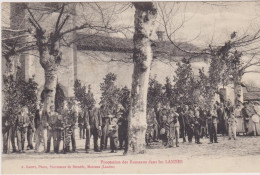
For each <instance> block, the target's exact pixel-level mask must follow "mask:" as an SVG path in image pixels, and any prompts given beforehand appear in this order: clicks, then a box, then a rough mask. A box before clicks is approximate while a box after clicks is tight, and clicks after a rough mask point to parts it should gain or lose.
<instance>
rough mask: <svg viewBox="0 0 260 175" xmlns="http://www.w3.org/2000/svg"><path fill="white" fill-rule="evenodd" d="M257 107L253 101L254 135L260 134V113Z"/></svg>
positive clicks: (251, 119)
mask: <svg viewBox="0 0 260 175" xmlns="http://www.w3.org/2000/svg"><path fill="white" fill-rule="evenodd" d="M257 112H258V111H257V110H256V107H255V105H254V104H253V103H251V104H250V124H251V128H252V131H253V135H254V136H257V135H260V126H259V115H258V113H257Z"/></svg>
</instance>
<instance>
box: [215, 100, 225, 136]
mask: <svg viewBox="0 0 260 175" xmlns="http://www.w3.org/2000/svg"><path fill="white" fill-rule="evenodd" d="M217 115H218V120H219V124H218V126H219V127H218V128H219V130H220V133H221V134H222V136H224V135H225V133H226V126H225V110H224V107H223V104H222V103H220V104H219V106H218V108H217Z"/></svg>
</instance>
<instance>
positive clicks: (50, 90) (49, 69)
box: [40, 51, 61, 111]
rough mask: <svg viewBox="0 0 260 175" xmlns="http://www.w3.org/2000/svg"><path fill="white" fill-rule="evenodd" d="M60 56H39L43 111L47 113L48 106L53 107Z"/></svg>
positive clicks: (44, 54)
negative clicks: (42, 85) (41, 71)
mask: <svg viewBox="0 0 260 175" xmlns="http://www.w3.org/2000/svg"><path fill="white" fill-rule="evenodd" d="M59 56H60V55H56V56H53V55H50V54H49V53H48V52H46V51H45V52H44V53H42V54H40V63H41V65H42V67H43V69H44V78H45V82H44V110H45V111H49V109H50V106H51V105H54V107H55V94H56V86H57V83H58V82H57V81H58V68H59V65H60V62H59V61H58V62H57V60H60V59H61V58H58V57H59Z"/></svg>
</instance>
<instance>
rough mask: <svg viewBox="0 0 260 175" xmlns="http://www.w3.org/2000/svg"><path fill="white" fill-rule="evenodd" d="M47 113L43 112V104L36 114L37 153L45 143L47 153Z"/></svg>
mask: <svg viewBox="0 0 260 175" xmlns="http://www.w3.org/2000/svg"><path fill="white" fill-rule="evenodd" d="M47 116H48V115H46V113H45V112H44V111H43V104H42V103H41V104H40V105H39V109H37V110H36V112H35V118H34V126H35V129H36V131H35V137H36V143H35V152H38V151H39V146H40V143H41V142H43V147H44V151H46V146H47V143H46V141H47V140H46V139H47V125H48V124H47V123H48V119H47Z"/></svg>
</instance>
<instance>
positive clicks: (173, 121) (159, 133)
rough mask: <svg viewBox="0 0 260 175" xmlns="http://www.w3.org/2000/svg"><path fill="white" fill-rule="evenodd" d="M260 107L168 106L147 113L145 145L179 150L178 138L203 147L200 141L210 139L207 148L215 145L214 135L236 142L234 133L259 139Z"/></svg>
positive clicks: (219, 104) (222, 105)
mask: <svg viewBox="0 0 260 175" xmlns="http://www.w3.org/2000/svg"><path fill="white" fill-rule="evenodd" d="M259 116H260V110H259V106H258V105H255V104H253V103H248V102H245V103H243V104H242V103H239V104H237V105H236V106H234V105H232V104H231V102H230V101H227V102H225V103H220V102H217V101H216V103H215V104H213V105H211V106H209V107H207V108H203V107H201V106H199V105H196V104H195V105H189V106H188V105H180V106H175V107H170V105H169V104H166V105H164V106H163V107H161V104H160V103H159V104H158V105H157V107H156V108H155V109H154V108H150V109H148V115H147V123H148V128H147V132H146V143H147V145H149V144H150V143H151V142H158V141H159V140H162V143H163V145H164V146H166V147H179V138H182V139H183V142H186V138H187V139H188V142H189V143H192V139H193V137H194V139H195V143H197V144H202V143H201V142H200V138H203V137H209V144H212V143H218V137H217V134H221V135H223V136H225V135H227V136H228V137H229V140H231V139H232V138H233V139H235V140H236V139H237V133H242V134H243V135H254V136H256V135H260V125H259Z"/></svg>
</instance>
